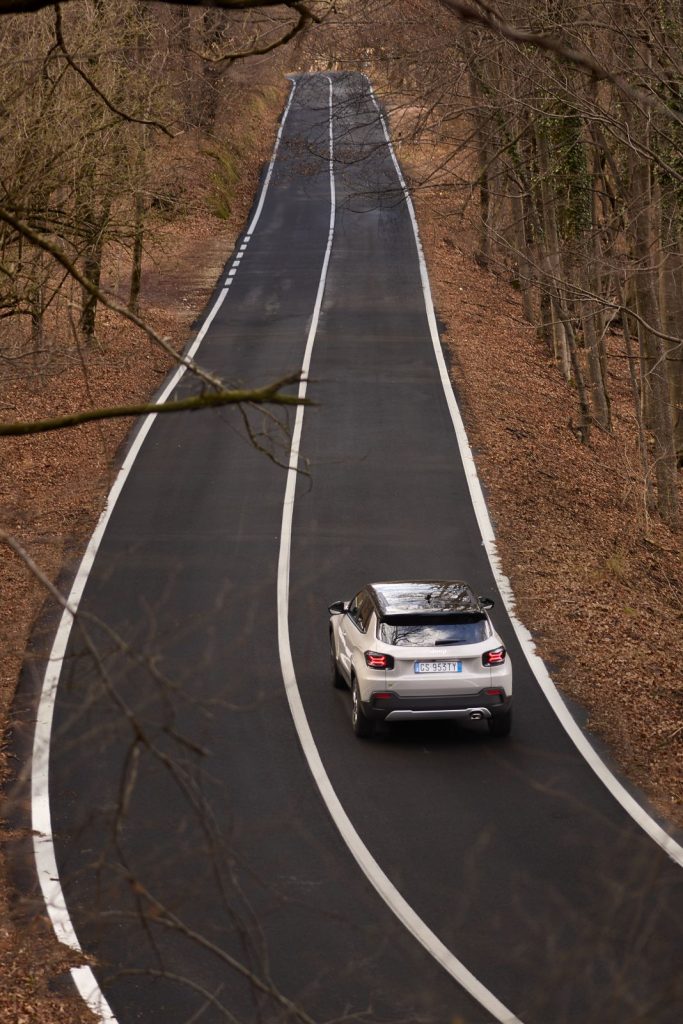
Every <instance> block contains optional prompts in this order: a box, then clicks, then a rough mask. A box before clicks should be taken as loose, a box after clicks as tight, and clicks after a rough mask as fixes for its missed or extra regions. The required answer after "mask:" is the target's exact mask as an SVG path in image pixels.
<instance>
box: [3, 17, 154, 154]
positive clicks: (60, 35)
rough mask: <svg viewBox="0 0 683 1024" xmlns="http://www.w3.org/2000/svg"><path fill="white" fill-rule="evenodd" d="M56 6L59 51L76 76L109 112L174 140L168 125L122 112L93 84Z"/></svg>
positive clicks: (56, 33) (56, 35)
mask: <svg viewBox="0 0 683 1024" xmlns="http://www.w3.org/2000/svg"><path fill="white" fill-rule="evenodd" d="M54 6H55V38H56V40H57V44H58V46H59V49H60V50H61V51H62V53H63V54H64V57H65V58H66V62H67V64H68V65H69V67H70V68H73V70H74V71H75V72H76V74H77V75H79V76H80V77H81V78H82V79H83V81H84V82H85V84H86V85H87V86H88V88H90V89H92V91H93V92H94V93H95V95H96V96H99V98H100V99H101V100H102V102H103V103H104V105H105V107H107V108H108V109H109V110H111V112H112V114H116V116H117V117H120V118H121V119H122V120H123V121H129V122H130V123H131V124H146V125H149V126H150V127H151V128H158V129H159V130H160V131H162V132H163V133H164V135H168V137H169V139H172V138H173V137H174V136H173V132H172V131H170V129H168V128H167V127H166V125H164V124H162V123H161V122H160V121H146V120H145V119H144V118H142V117H133V115H132V114H127V113H126V112H125V110H120V109H119V108H118V107H115V106H114V104H113V103H112V102H111V100H110V99H109V98H108V97H107V96H105V94H104V93H103V92H102V90H101V89H100V88H99V87H98V86H97V85H95V83H94V82H93V80H92V78H90V76H89V75H87V74H86V72H85V71H84V70H83V68H82V67H80V66H79V65H78V64H77V63H76V61H75V60H74V59H73V57H72V56H71V54H70V53H69V51H68V50H67V48H66V43H65V42H64V32H63V29H62V10H61V4H55V5H54ZM0 10H1V8H0Z"/></svg>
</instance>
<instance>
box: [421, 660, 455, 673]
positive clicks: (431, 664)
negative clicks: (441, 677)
mask: <svg viewBox="0 0 683 1024" xmlns="http://www.w3.org/2000/svg"><path fill="white" fill-rule="evenodd" d="M415 672H416V673H417V674H418V675H422V674H423V673H424V672H462V662H461V661H416V662H415Z"/></svg>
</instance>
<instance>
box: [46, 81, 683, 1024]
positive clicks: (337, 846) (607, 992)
mask: <svg viewBox="0 0 683 1024" xmlns="http://www.w3.org/2000/svg"><path fill="white" fill-rule="evenodd" d="M330 92H331V95H332V104H331V109H332V117H331V124H332V143H333V145H334V161H333V165H332V173H330ZM266 186H267V187H266ZM332 189H334V196H333V193H332ZM261 199H262V206H261V211H260V213H259V217H258V223H257V224H255V226H254V227H253V231H249V232H248V233H247V234H246V235H245V237H244V238H243V239H242V240H241V241H240V243H239V247H238V250H237V263H236V264H235V263H234V262H233V261H231V263H230V264H228V267H227V268H226V273H225V275H224V276H223V277H222V278H221V281H220V282H219V285H218V288H217V291H216V294H215V296H214V299H213V300H212V303H211V304H210V307H209V308H210V309H211V308H213V309H214V316H213V320H212V322H211V324H210V327H209V329H208V330H207V332H206V335H205V337H204V339H203V341H202V344H201V347H200V348H199V351H198V353H197V358H198V359H199V360H200V362H201V363H202V365H204V366H206V367H208V368H209V369H210V370H212V371H214V372H216V373H219V374H221V375H223V376H224V377H225V378H226V379H228V380H231V381H243V382H247V383H249V384H253V385H258V384H262V383H266V382H268V381H271V380H273V379H275V378H278V377H280V376H284V375H286V374H288V373H290V372H292V371H293V370H294V371H295V370H297V369H298V368H300V367H301V366H302V362H303V360H304V352H305V350H306V345H307V341H310V340H313V341H314V347H313V349H312V355H311V365H310V378H311V381H312V383H311V384H310V385H309V389H308V396H309V397H310V398H312V399H313V400H314V401H315V402H316V403H317V404H316V405H315V406H314V407H311V408H309V409H307V410H306V412H305V415H304V418H303V429H302V434H301V441H300V445H301V462H300V466H301V468H302V470H303V472H301V473H300V474H299V477H298V480H297V481H296V496H295V503H294V506H293V519H292V530H291V552H290V559H291V568H290V576H289V603H288V622H287V623H286V624H285V625H286V627H288V636H289V640H290V643H291V655H292V665H293V670H294V673H295V676H296V684H297V686H298V691H299V693H300V696H301V701H302V705H303V710H304V712H305V715H306V718H307V721H308V723H309V725H310V730H311V734H312V737H313V740H314V742H315V744H316V746H317V750H318V752H319V755H320V758H321V761H322V765H323V768H324V771H325V772H326V773H327V777H328V778H329V782H330V783H331V787H332V789H333V790H334V793H335V794H336V796H337V797H338V799H339V801H340V804H341V806H342V808H343V810H344V813H345V814H346V815H348V819H349V821H350V822H351V824H352V827H353V829H354V830H355V834H357V836H358V837H359V840H360V842H361V844H362V846H363V849H365V850H366V851H367V853H368V856H369V857H371V858H372V860H373V862H374V863H376V864H377V865H378V866H379V868H380V869H381V871H382V872H383V873H384V875H385V876H386V877H387V878H388V879H389V880H390V882H391V884H392V885H393V886H394V887H395V889H396V890H397V891H398V893H399V894H400V896H401V897H402V898H403V899H404V900H405V901H406V902H407V904H408V905H409V907H410V908H411V911H412V912H413V913H414V914H415V916H416V917H417V918H418V919H419V920H420V922H422V924H423V925H424V928H425V930H426V932H427V933H428V934H429V935H431V936H435V937H436V938H437V940H438V942H440V943H442V944H443V946H444V947H445V948H446V949H447V950H448V951H449V952H450V953H451V954H452V955H453V957H454V958H457V962H459V963H460V964H462V966H463V968H464V969H466V970H468V971H470V972H471V973H472V975H473V976H474V977H475V978H476V979H477V981H478V983H480V984H481V986H482V988H483V990H484V992H487V993H490V994H492V995H493V997H495V999H497V1000H499V1001H500V1005H501V1006H502V1007H503V1008H504V1009H505V1010H506V1012H507V1011H509V1014H510V1018H511V1019H512V1018H513V1017H516V1018H517V1019H519V1020H521V1021H523V1022H524V1024H564V1022H567V1024H570V1022H573V1024H574V1022H575V1024H578V1022H581V1024H593V1022H595V1024H609V1022H612V1021H613V1022H615V1024H617V1022H618V1024H630V1022H634V1024H635V1022H636V1021H647V1024H667V1022H669V1021H671V1022H673V1021H674V1020H679V1019H680V1014H681V1007H682V1004H681V989H680V978H677V977H676V972H675V969H674V950H675V949H676V946H677V945H678V948H679V949H680V941H681V923H680V922H681V909H682V906H683V903H682V900H681V881H680V875H681V872H680V868H679V867H677V866H676V865H675V864H674V863H673V861H672V860H671V859H670V858H669V857H668V856H667V855H666V854H665V853H664V852H663V851H662V850H661V849H660V847H659V846H657V845H656V843H654V842H653V841H652V839H651V838H649V837H648V836H647V835H646V834H645V833H644V832H643V830H642V829H641V828H640V827H639V826H638V825H637V824H636V823H635V822H634V821H633V820H632V819H631V818H630V817H629V816H628V815H627V814H626V813H625V812H624V810H623V809H622V808H621V807H620V806H619V804H618V803H617V802H616V801H615V800H614V799H613V797H612V796H611V795H610V793H609V792H608V790H607V789H606V788H605V787H604V786H603V784H602V783H601V782H600V780H599V779H598V778H597V777H596V776H595V774H594V773H593V772H592V771H591V769H590V768H589V767H588V766H587V764H586V763H585V761H584V760H583V759H582V757H581V756H580V755H579V754H578V753H577V751H576V749H575V747H574V745H573V744H572V743H571V741H570V740H569V738H568V737H567V735H566V732H565V730H564V729H563V727H562V725H561V724H560V723H559V722H558V720H557V718H556V716H555V714H554V713H553V711H552V710H551V708H550V706H549V704H548V702H547V701H546V698H545V697H544V696H543V694H542V692H541V690H540V688H539V686H538V683H537V681H536V679H535V678H534V676H533V674H532V672H531V670H530V669H529V668H528V666H527V664H526V661H525V657H524V654H523V652H522V650H521V649H520V646H519V644H518V642H517V639H516V635H515V633H514V631H513V629H512V626H511V624H510V621H509V620H508V617H507V615H506V613H505V610H504V607H503V604H502V601H501V600H500V596H499V594H498V591H497V586H496V580H495V579H494V577H493V575H492V570H491V567H490V565H489V561H488V558H487V555H486V551H485V549H484V547H483V545H482V542H481V537H480V533H479V527H478V525H477V520H476V517H475V514H474V511H473V508H472V504H471V500H470V495H469V490H468V487H467V483H466V479H465V473H464V470H463V465H462V461H461V457H460V454H459V450H458V446H457V443H456V438H455V435H454V432H453V426H452V422H451V417H450V413H449V409H448V406H447V402H446V398H445V395H444V390H443V386H442V381H441V377H440V375H439V371H438V367H437V364H436V361H435V357H434V350H433V347H432V341H431V338H430V330H429V325H428V320H427V315H426V310H425V297H424V291H423V285H422V282H421V278H420V267H419V260H418V252H417V248H416V244H415V236H414V232H413V225H412V223H411V218H410V212H409V210H408V207H407V206H406V203H405V201H404V197H403V192H402V189H401V186H400V182H399V179H398V177H397V172H396V167H395V165H394V162H393V159H392V156H391V152H390V150H389V148H388V146H387V145H386V140H385V137H384V133H383V128H382V123H381V121H380V118H379V114H378V111H377V108H376V106H375V103H374V100H373V98H372V96H371V94H370V91H369V85H368V83H367V81H366V80H365V79H364V78H363V77H362V76H360V75H356V74H333V75H331V76H329V78H328V77H327V76H324V75H311V76H302V77H300V78H299V79H298V81H297V83H296V87H295V89H294V93H293V96H292V97H291V104H290V106H289V108H288V111H287V115H286V119H285V121H284V124H283V129H282V137H281V139H280V144H279V148H278V150H277V156H276V159H275V162H274V166H273V170H272V176H271V177H270V179H269V180H268V181H267V182H266V183H264V185H263V186H262V192H261ZM333 199H334V202H333V201H332V200H333ZM332 210H333V212H334V217H333V221H334V223H333V232H332V235H330V226H331V219H330V218H331V211H332ZM328 242H329V243H330V244H329V245H328ZM231 268H234V273H233V272H232V269H231ZM225 282H230V284H229V290H228V291H227V292H225V291H224V289H223V285H224V283H225ZM221 295H222V296H223V298H222V301H220V305H219V306H218V308H215V307H216V303H217V302H218V301H219V300H220V297H221ZM317 299H320V300H321V305H320V304H319V306H320V308H319V317H318V316H317V313H318V310H317V308H316V300H317ZM194 386H195V385H194V384H193V383H192V382H191V380H190V379H189V377H187V376H186V377H185V378H184V379H183V382H182V383H181V384H180V385H179V388H178V390H179V391H180V392H184V391H187V390H189V389H191V388H192V387H194ZM491 400H492V402H495V394H492V396H491ZM278 415H279V417H280V419H281V420H283V421H284V422H285V423H286V427H287V429H286V430H281V429H280V428H279V427H278V426H277V424H274V423H273V422H272V420H271V419H270V418H269V416H268V415H267V414H264V413H263V412H261V411H259V410H255V411H252V412H251V413H250V414H249V417H250V422H251V427H252V430H253V431H254V432H255V433H256V434H257V435H258V440H259V446H258V447H257V446H255V445H254V444H251V443H249V441H248V440H247V439H246V435H245V430H244V428H243V426H242V423H241V419H240V417H239V414H237V413H236V412H235V411H234V410H232V411H227V410H216V411H211V412H205V413H200V414H197V415H193V416H177V417H169V416H166V417H160V418H159V419H157V420H156V421H155V422H154V424H153V425H152V427H151V429H150V431H149V434H148V436H147V438H146V440H145V442H144V444H143V445H142V447H141V448H140V451H139V453H138V455H137V458H136V460H135V462H134V464H133V466H132V469H131V471H130V473H129V475H128V477H127V480H126V483H125V486H124V488H123V490H122V491H121V493H120V495H119V497H118V500H117V502H116V505H115V507H114V509H113V512H112V514H111V518H110V519H109V522H108V525H107V528H106V531H105V532H104V535H103V538H102V540H101V543H100V546H99V551H98V553H97V557H96V558H95V561H94V564H93V566H92V570H91V572H90V576H89V578H88V581H87V585H86V587H85V592H84V594H83V597H82V601H81V605H80V608H81V614H82V616H83V618H82V621H83V623H84V626H83V628H76V629H74V630H73V631H72V633H71V637H70V640H69V646H68V650H67V655H66V658H65V661H64V666H63V669H62V673H61V679H60V683H59V689H58V692H57V699H56V706H55V714H54V723H53V729H52V739H51V755H50V806H51V813H52V833H53V836H54V848H55V852H56V858H57V865H58V870H59V877H60V879H61V886H62V889H63V893H64V896H65V899H66V905H67V907H68V913H69V915H70V920H71V921H72V923H73V927H74V928H75V932H76V934H77V936H78V939H79V941H80V943H81V945H82V946H83V948H84V949H86V950H87V951H88V952H89V953H91V954H93V955H94V956H95V957H96V958H97V960H98V965H97V966H96V967H95V976H96V978H97V981H98V983H99V985H100V987H101V989H102V991H103V993H104V995H105V997H106V1000H107V1002H108V1005H109V1007H110V1008H111V1011H112V1013H113V1014H114V1015H115V1018H116V1020H118V1021H119V1024H130V1022H133V1021H145V1022H150V1024H157V1022H158V1024H162V1022H163V1024H181V1022H190V1021H199V1020H201V1021H202V1022H208V1021H211V1022H213V1021H222V1020H230V1021H232V1020H237V1021H255V1020H259V1021H261V1020H262V1021H264V1022H270V1021H284V1020H297V1019H299V1020H314V1021H328V1020H338V1019H344V1018H345V1017H347V1016H349V1015H361V1019H364V1020H365V1019H367V1020H372V1021H382V1022H390V1021H391V1022H393V1021H396V1022H398V1021H420V1022H423V1024H446V1022H455V1021H466V1022H468V1024H475V1022H488V1021H491V1020H494V1019H504V1014H503V1015H502V1016H501V1013H499V1014H498V1017H496V1012H495V1011H492V1010H491V1004H490V1003H487V1001H486V998H484V999H479V998H476V993H475V995H471V994H469V993H468V992H467V991H466V990H465V988H464V987H463V986H462V985H461V984H459V983H458V982H457V981H456V980H455V979H454V976H453V974H452V973H449V971H447V970H445V969H444V967H443V965H442V964H441V963H439V962H438V960H437V959H436V958H435V957H434V955H432V951H431V950H430V948H429V943H427V945H426V946H425V945H423V944H421V942H420V941H418V938H416V936H415V934H414V933H413V931H411V930H410V929H409V928H406V927H405V925H404V923H403V922H402V921H401V920H400V919H399V917H397V916H396V914H395V912H394V911H393V910H392V908H391V907H390V906H388V905H387V903H386V902H385V901H384V900H383V899H382V898H381V896H380V895H379V894H378V892H377V891H376V889H375V888H373V886H372V884H371V883H370V881H369V880H368V878H367V877H366V875H365V874H364V873H363V870H361V867H360V866H359V864H358V862H357V860H356V859H354V857H353V856H352V853H351V852H350V850H349V849H348V847H347V845H346V843H345V842H344V841H343V839H342V837H341V836H340V833H339V831H338V829H337V826H336V825H335V823H334V821H333V819H332V817H331V816H330V813H329V811H328V809H327V807H326V805H325V803H324V802H323V799H322V798H321V795H320V792H319V789H318V787H317V785H316V782H315V780H314V778H313V775H312V773H311V770H310V769H309V765H308V763H307V761H306V759H305V757H304V754H303V752H302V747H301V742H300V738H299V735H298V733H297V731H296V729H295V726H294V724H293V720H292V715H291V713H290V708H289V704H288V701H287V697H286V694H285V688H284V685H283V671H282V664H281V649H280V647H279V644H278V626H279V627H280V630H282V627H283V624H282V615H281V614H280V620H278V592H277V591H278V561H279V558H280V551H281V542H282V517H283V501H284V498H285V487H286V483H287V472H286V470H285V469H283V468H282V465H278V463H281V464H284V465H286V464H287V462H288V459H289V445H290V437H291V432H292V429H293V427H294V413H293V411H291V410H290V411H289V412H288V413H286V414H285V413H283V412H280V413H278ZM262 431H263V433H262ZM259 447H266V448H267V449H268V450H269V452H270V455H271V456H272V457H271V458H269V457H267V455H265V454H264V453H263V452H262V451H260V450H259ZM280 570H282V565H280ZM411 577H415V578H450V577H452V578H464V579H466V580H468V581H470V582H471V583H472V585H473V586H474V588H475V589H476V591H477V593H481V594H487V595H490V596H492V597H493V598H494V599H496V607H495V609H494V612H493V617H494V621H495V623H496V626H497V628H498V630H499V632H500V633H501V635H502V636H503V638H504V641H505V643H506V645H507V646H508V648H509V650H510V652H511V656H512V660H513V664H514V668H515V702H516V708H515V725H514V730H513V735H512V737H511V738H510V739H509V740H492V739H491V738H489V736H488V734H487V732H486V731H485V729H481V728H478V727H475V726H473V727H471V728H464V727H463V728H456V727H455V726H454V724H452V723H429V724H427V723H425V724H421V725H417V726H405V727H394V728H392V729H386V730H383V731H381V732H380V733H379V734H378V735H377V736H376V738H374V739H373V740H372V741H371V742H362V741H359V740H357V739H356V738H355V737H354V736H353V735H352V732H351V726H350V695H349V694H346V693H341V692H338V691H334V690H333V689H332V686H331V685H330V682H329V670H328V648H327V614H326V609H327V606H328V604H330V603H331V602H332V601H334V600H337V599H341V598H345V599H348V598H350V597H352V596H353V594H354V593H355V592H356V591H357V590H358V589H359V587H360V586H361V585H362V584H363V583H365V582H367V581H372V580H381V579H392V578H399V579H400V578H411ZM280 613H282V609H280ZM615 713H618V709H615ZM677 986H678V987H677Z"/></svg>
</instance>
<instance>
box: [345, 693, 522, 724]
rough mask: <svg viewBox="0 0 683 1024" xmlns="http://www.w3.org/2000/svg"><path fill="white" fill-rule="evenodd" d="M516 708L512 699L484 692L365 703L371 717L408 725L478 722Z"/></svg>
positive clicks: (392, 695) (378, 700)
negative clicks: (436, 721)
mask: <svg viewBox="0 0 683 1024" xmlns="http://www.w3.org/2000/svg"><path fill="white" fill-rule="evenodd" d="M511 706H512V697H505V698H502V699H501V697H498V696H493V697H492V696H488V695H485V694H481V693H476V694H464V695H463V694H458V695H456V696H450V697H449V696H446V695H445V696H439V697H401V696H399V694H396V693H392V694H391V697H389V698H386V697H383V698H381V699H378V698H375V697H374V696H373V697H371V698H370V700H369V701H363V702H362V708H363V713H364V714H365V716H366V717H367V718H371V719H374V721H380V722H405V721H417V720H420V719H422V720H425V719H430V718H431V719H436V718H452V719H460V720H464V721H477V720H482V719H488V718H497V717H498V715H504V714H507V713H508V712H509V711H510V708H511Z"/></svg>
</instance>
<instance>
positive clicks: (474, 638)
mask: <svg viewBox="0 0 683 1024" xmlns="http://www.w3.org/2000/svg"><path fill="white" fill-rule="evenodd" d="M489 635H490V634H489V625H488V621H487V619H486V616H485V615H482V614H481V612H460V613H458V614H457V615H429V616H426V615H422V616H418V615H388V616H386V617H385V619H384V620H383V621H382V622H381V623H380V624H379V627H378V637H379V639H380V640H383V641H384V642H385V643H386V644H393V645H394V646H395V647H438V646H441V645H443V646H446V645H449V644H477V643H479V641H480V640H486V639H488V637H489Z"/></svg>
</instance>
